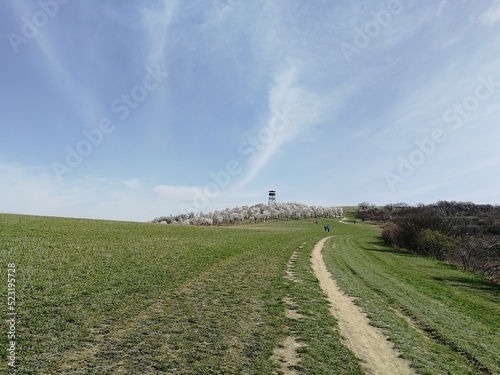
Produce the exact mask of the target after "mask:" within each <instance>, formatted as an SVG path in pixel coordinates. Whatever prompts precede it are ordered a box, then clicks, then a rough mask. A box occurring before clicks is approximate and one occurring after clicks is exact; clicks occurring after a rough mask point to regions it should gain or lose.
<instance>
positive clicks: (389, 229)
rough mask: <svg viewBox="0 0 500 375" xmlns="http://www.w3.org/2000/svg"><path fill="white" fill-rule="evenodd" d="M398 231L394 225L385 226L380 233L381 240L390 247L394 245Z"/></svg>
mask: <svg viewBox="0 0 500 375" xmlns="http://www.w3.org/2000/svg"><path fill="white" fill-rule="evenodd" d="M398 229H399V227H398V225H397V224H395V223H389V224H387V225H386V226H385V228H384V230H383V231H382V238H383V239H384V241H385V243H386V244H388V245H391V246H394V245H396V238H397V234H398Z"/></svg>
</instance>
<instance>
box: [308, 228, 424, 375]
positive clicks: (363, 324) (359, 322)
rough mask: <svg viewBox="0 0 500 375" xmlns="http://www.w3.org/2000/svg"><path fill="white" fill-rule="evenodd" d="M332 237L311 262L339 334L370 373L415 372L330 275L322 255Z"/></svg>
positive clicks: (319, 246)
mask: <svg viewBox="0 0 500 375" xmlns="http://www.w3.org/2000/svg"><path fill="white" fill-rule="evenodd" d="M329 238H332V237H326V238H324V239H322V240H321V241H319V242H318V243H317V244H316V245H315V246H314V249H313V251H312V257H311V264H312V268H313V270H314V274H315V275H316V277H317V279H318V281H319V283H320V286H321V289H323V291H324V293H325V294H326V295H327V297H328V300H329V302H330V304H331V308H330V312H331V313H332V315H333V316H334V317H335V318H336V319H337V320H338V322H339V329H340V333H341V334H342V336H343V337H344V338H345V340H346V344H347V346H348V347H349V348H350V349H351V350H352V351H353V353H354V354H355V355H356V356H357V357H358V358H359V359H360V360H361V361H362V364H363V366H364V367H365V369H366V371H367V372H368V373H369V374H373V375H378V374H380V375H386V374H399V375H414V374H415V372H414V371H413V370H412V369H411V368H410V366H409V364H408V362H406V361H405V360H403V359H402V358H400V356H399V354H398V353H397V352H396V351H395V350H394V349H393V347H392V346H391V345H390V343H389V341H388V340H387V338H386V337H385V336H384V335H383V334H382V333H381V331H380V330H379V329H377V328H375V327H373V326H371V325H370V320H369V319H368V318H367V317H366V315H364V314H363V313H362V312H361V311H360V309H359V307H357V306H356V305H355V304H354V303H353V301H352V299H351V298H350V297H349V296H347V295H345V294H344V293H343V292H342V290H341V289H340V288H339V287H338V285H337V283H336V282H335V281H334V280H333V279H332V278H331V276H330V273H329V272H328V269H327V268H326V265H325V263H324V261H323V255H322V250H323V246H324V244H325V242H326V241H327V240H328V239H329Z"/></svg>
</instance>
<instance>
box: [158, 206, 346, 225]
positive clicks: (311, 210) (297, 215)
mask: <svg viewBox="0 0 500 375" xmlns="http://www.w3.org/2000/svg"><path fill="white" fill-rule="evenodd" d="M334 217H338V218H343V217H344V211H343V209H342V207H322V206H308V205H306V204H303V203H297V202H291V203H276V204H271V205H267V204H263V203H261V204H256V205H253V206H241V207H235V208H226V209H224V210H222V211H213V212H208V213H203V212H197V213H195V212H190V213H187V214H179V215H175V216H173V215H170V216H161V217H157V218H156V219H154V220H153V222H154V223H161V224H177V225H224V224H239V223H258V222H265V221H268V220H276V221H277V220H291V219H313V218H334Z"/></svg>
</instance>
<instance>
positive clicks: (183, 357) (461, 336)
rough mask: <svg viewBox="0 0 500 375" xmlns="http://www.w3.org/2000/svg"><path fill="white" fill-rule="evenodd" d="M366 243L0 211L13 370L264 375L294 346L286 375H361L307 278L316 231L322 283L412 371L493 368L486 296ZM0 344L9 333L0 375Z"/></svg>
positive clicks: (448, 270)
mask: <svg viewBox="0 0 500 375" xmlns="http://www.w3.org/2000/svg"><path fill="white" fill-rule="evenodd" d="M327 222H329V223H330V224H332V229H333V230H332V232H330V233H324V232H323V229H322V226H321V224H322V223H325V224H326V223H327ZM378 232H379V230H378V229H375V228H372V227H369V226H365V225H362V224H360V223H359V224H356V225H352V224H350V225H348V224H341V223H337V222H336V221H334V220H320V225H318V226H314V225H312V224H311V223H310V221H309V220H304V221H295V220H294V221H285V222H268V223H264V224H258V225H239V226H231V227H184V226H182V227H181V226H167V225H159V224H156V225H155V224H138V223H125V222H110V221H94V220H76V219H61V218H44V217H30V216H17V215H0V235H1V237H0V259H1V265H2V269H1V270H0V275H1V279H2V280H4V285H2V288H3V291H4V293H2V294H3V295H6V291H7V264H9V263H15V264H16V276H17V278H16V298H17V301H16V303H17V305H16V309H17V312H18V317H17V320H16V348H17V349H16V350H17V351H16V364H17V368H16V372H14V373H16V374H39V373H40V374H42V373H43V374H120V373H123V374H157V373H166V374H168V373H171V374H272V373H278V368H279V367H278V364H277V363H276V361H274V360H273V359H272V356H273V350H274V349H276V348H279V347H280V345H281V343H282V342H283V340H284V339H285V338H286V337H289V336H293V337H295V338H296V340H297V341H298V342H300V343H301V344H302V345H303V346H302V347H301V348H299V349H298V355H299V357H300V365H297V366H295V371H297V372H298V373H303V374H362V373H363V371H362V370H361V368H360V365H359V363H358V360H357V359H356V358H355V357H354V356H353V354H352V353H351V352H350V351H349V350H348V349H347V348H346V347H345V346H344V345H343V344H342V343H341V340H340V335H339V333H338V332H337V330H336V322H335V320H334V318H333V317H331V315H330V313H329V310H328V304H327V302H326V300H325V298H324V296H323V294H322V291H321V289H320V288H319V285H318V282H317V280H316V278H315V277H314V275H313V273H312V270H311V267H310V254H311V250H312V248H313V246H314V244H315V243H316V242H317V241H319V240H320V239H321V238H323V237H324V236H325V235H327V234H329V235H332V234H333V235H334V236H335V237H334V238H333V239H332V240H330V241H329V242H328V243H327V247H326V249H325V255H326V260H327V261H328V264H329V266H330V269H331V271H332V273H333V274H334V275H335V277H336V278H338V281H339V282H340V284H341V286H342V287H343V288H345V290H346V291H349V293H350V294H352V295H355V296H357V297H358V303H359V304H360V305H361V306H363V307H364V308H366V310H367V311H368V313H369V315H370V317H371V318H372V319H373V320H374V324H376V325H378V326H381V327H384V329H385V330H386V331H387V333H388V335H389V336H390V337H391V339H392V340H393V341H394V343H395V344H396V345H397V346H398V348H400V350H401V352H402V353H403V355H404V356H405V357H406V358H408V359H409V360H410V361H411V362H412V363H413V365H414V366H415V367H416V368H417V369H419V371H420V372H421V373H428V374H443V373H450V374H469V373H470V374H472V373H477V374H482V373H491V374H493V373H498V372H499V371H500V370H499V365H498V358H499V355H498V354H499V353H498V347H499V342H498V333H497V331H498V327H499V325H500V324H499V315H500V313H499V309H498V308H499V298H500V297H499V296H500V290H499V288H498V286H496V285H494V284H490V283H487V282H485V281H484V280H481V279H479V278H477V277H475V276H471V275H469V274H465V273H463V272H461V271H458V270H456V269H454V268H452V267H449V266H445V265H442V264H440V263H438V262H434V261H432V260H428V259H427V260H424V259H421V258H418V257H413V256H408V255H406V254H401V253H399V252H396V251H394V250H391V249H387V248H386V247H384V246H383V245H382V244H381V243H380V241H379V239H378ZM333 246H334V247H333ZM293 254H295V257H294V258H293V259H294V261H293V262H292V263H290V259H291V257H292V255H293ZM287 267H288V268H289V269H290V268H291V269H292V271H293V278H286V277H285V276H286V270H287ZM285 300H288V301H293V306H292V307H290V306H289V305H287V304H286V303H285V302H284V301H285ZM290 308H291V309H293V310H295V312H296V313H298V314H300V316H301V318H300V319H290V318H289V317H287V316H286V315H285V310H286V309H290ZM2 313H3V315H4V316H7V299H6V298H5V301H4V303H3V308H2ZM8 341H9V340H8V338H7V325H6V326H5V334H1V335H0V355H1V358H2V362H1V363H0V372H1V371H5V369H8V367H7V360H6V359H5V358H6V356H7V351H6V348H7V346H8ZM455 370H456V371H455ZM454 371H455V372H454Z"/></svg>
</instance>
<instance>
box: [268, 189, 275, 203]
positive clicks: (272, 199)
mask: <svg viewBox="0 0 500 375" xmlns="http://www.w3.org/2000/svg"><path fill="white" fill-rule="evenodd" d="M267 204H268V205H269V206H270V205H271V204H276V191H274V190H269V201H268V202H267Z"/></svg>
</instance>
